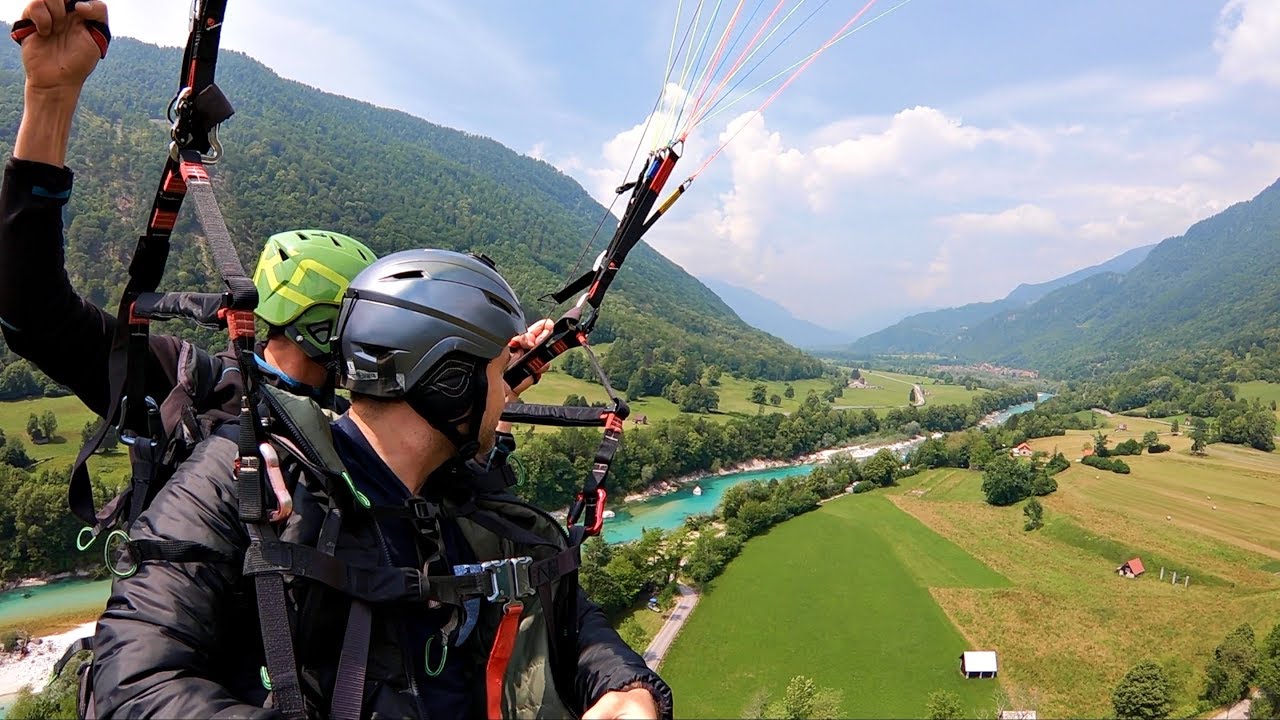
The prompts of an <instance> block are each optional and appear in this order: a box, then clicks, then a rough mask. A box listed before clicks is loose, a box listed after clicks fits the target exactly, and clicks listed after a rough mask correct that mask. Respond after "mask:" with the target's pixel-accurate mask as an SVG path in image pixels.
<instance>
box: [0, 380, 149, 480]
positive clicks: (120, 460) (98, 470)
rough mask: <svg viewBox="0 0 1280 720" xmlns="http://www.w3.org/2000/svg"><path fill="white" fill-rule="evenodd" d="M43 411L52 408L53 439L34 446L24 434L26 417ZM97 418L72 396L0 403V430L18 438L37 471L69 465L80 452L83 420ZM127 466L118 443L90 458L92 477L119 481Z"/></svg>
mask: <svg viewBox="0 0 1280 720" xmlns="http://www.w3.org/2000/svg"><path fill="white" fill-rule="evenodd" d="M46 410H52V411H53V413H54V415H56V416H57V417H58V430H57V432H56V433H55V434H54V439H53V442H50V443H47V444H45V445H36V444H35V443H33V442H31V438H30V436H28V435H27V418H28V417H29V416H30V415H31V414H32V413H35V414H36V415H37V416H39V415H40V414H42V413H44V412H45V411H46ZM97 417H98V416H97V415H95V414H93V413H92V412H90V411H89V409H88V408H86V407H85V406H84V404H83V403H81V402H80V400H79V399H78V398H76V397H74V396H67V397H59V398H40V399H37V400H16V401H13V402H0V430H3V431H4V435H5V437H6V438H21V439H22V443H23V444H24V445H25V446H26V448H27V455H29V456H30V457H31V459H32V460H35V461H37V462H38V463H39V464H38V465H36V467H35V468H34V469H37V470H38V469H40V468H44V467H49V468H64V469H65V468H69V467H71V464H72V463H73V462H75V459H76V455H77V454H79V452H80V432H81V431H82V430H83V429H84V426H85V423H86V422H88V421H90V420H96V419H97ZM128 465H129V458H128V455H127V454H126V453H125V451H124V449H123V448H120V447H119V446H117V449H116V450H115V451H113V452H112V453H110V454H106V455H101V454H100V455H96V456H95V457H94V458H93V459H92V460H91V461H90V467H91V469H92V471H93V473H94V476H95V477H102V478H103V479H114V480H117V481H119V482H124V481H125V479H126V478H125V475H126V472H127V468H128Z"/></svg>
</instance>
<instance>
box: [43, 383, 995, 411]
mask: <svg viewBox="0 0 1280 720" xmlns="http://www.w3.org/2000/svg"><path fill="white" fill-rule="evenodd" d="M876 374H877V375H879V376H880V377H869V378H868V380H869V381H870V382H871V383H872V384H873V385H879V386H880V387H879V388H875V389H868V390H854V389H852V388H847V389H845V391H844V397H841V398H837V399H836V401H835V403H833V406H834V407H837V408H841V407H871V408H875V409H877V410H880V411H883V410H888V409H889V408H894V407H906V405H907V394H908V393H909V392H910V389H911V383H912V382H916V381H923V382H924V383H925V385H924V389H925V397H926V398H927V399H928V400H927V401H928V402H931V403H939V404H942V403H956V402H960V403H963V402H969V401H970V400H971V399H972V398H973V397H974V396H975V395H977V392H971V391H969V390H965V389H964V388H963V387H960V386H954V385H930V384H928V383H930V382H932V379H930V378H913V377H912V376H910V375H899V374H897V373H876ZM757 382H758V381H756V380H744V379H742V378H736V377H731V376H729V375H724V376H722V377H721V378H720V386H719V387H717V388H715V390H716V392H717V393H718V394H719V395H720V407H719V410H718V412H715V413H711V414H709V415H707V417H709V418H711V419H712V420H718V421H723V420H727V419H729V418H730V417H732V416H734V415H755V414H756V413H757V412H759V411H760V410H761V409H762V408H763V411H764V412H786V413H789V412H793V411H795V410H797V409H798V408H799V407H800V403H801V402H803V401H804V398H805V397H806V396H807V395H808V394H809V392H810V391H813V392H816V393H818V394H819V395H822V394H823V393H825V392H826V391H827V389H828V388H829V387H830V384H829V383H828V381H827V380H824V379H820V378H819V379H813V380H795V381H792V382H790V383H787V382H782V381H774V382H766V383H763V384H764V385H765V387H766V388H767V391H766V396H772V395H775V394H776V395H778V396H779V397H780V398H781V400H782V402H781V404H780V405H777V406H774V405H772V404H766V405H763V406H759V405H756V404H755V403H752V402H751V401H750V400H749V399H748V398H749V397H750V395H751V390H752V388H754V387H755V386H756V384H757ZM787 385H791V386H792V388H793V389H794V390H795V397H793V398H787V397H786V387H787ZM979 392H980V391H979ZM623 394H624V393H622V392H619V395H623ZM569 395H581V396H583V397H585V398H586V399H587V401H588V402H597V401H599V402H604V401H606V400H607V399H608V398H607V396H606V395H605V392H604V388H603V387H601V386H600V385H598V384H597V383H595V382H591V381H588V380H582V379H579V378H575V377H572V376H570V375H566V374H565V373H562V372H551V373H547V374H546V375H543V377H542V380H541V381H540V382H539V383H538V384H537V385H535V386H533V387H532V388H530V389H529V390H527V391H526V392H525V393H524V395H523V396H522V399H523V400H524V401H526V402H531V403H548V404H560V403H563V402H564V400H565V398H566V397H568V396H569ZM627 404H628V405H629V406H630V407H631V416H632V417H633V418H635V417H637V416H640V415H644V416H645V417H646V418H648V420H649V422H654V421H656V420H666V419H670V418H673V417H676V416H677V415H680V414H682V413H681V412H680V408H679V407H677V406H676V405H675V404H674V403H672V402H670V401H668V400H666V399H665V398H661V397H646V398H641V399H639V400H634V401H628V403H627ZM24 422H25V420H24Z"/></svg>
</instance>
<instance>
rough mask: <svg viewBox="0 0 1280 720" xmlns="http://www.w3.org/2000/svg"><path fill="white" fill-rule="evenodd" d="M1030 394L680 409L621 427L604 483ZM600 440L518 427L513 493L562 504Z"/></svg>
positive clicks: (966, 419)
mask: <svg viewBox="0 0 1280 720" xmlns="http://www.w3.org/2000/svg"><path fill="white" fill-rule="evenodd" d="M1034 397H1035V391H1034V390H1029V389H1027V388H1025V387H1018V386H1009V387H1005V388H1000V389H996V390H992V391H989V392H986V393H983V394H982V395H979V396H978V397H975V398H973V400H972V401H971V402H970V403H966V404H960V405H932V406H927V407H925V408H914V407H910V408H894V409H892V410H890V411H889V412H888V413H886V414H885V417H884V418H880V417H879V416H877V415H876V413H875V412H874V411H872V410H870V409H863V410H835V409H832V408H831V407H830V406H829V405H827V404H826V403H825V402H824V401H822V400H821V399H820V398H819V397H818V396H817V393H810V394H809V395H807V396H806V397H805V399H804V400H803V401H802V402H801V403H800V407H799V408H798V409H797V410H796V411H795V412H792V413H790V414H787V415H784V414H782V413H762V414H759V415H754V416H745V415H736V416H733V417H730V418H729V419H727V420H724V421H723V422H716V421H715V420H712V419H711V418H709V417H706V416H702V415H682V416H678V417H675V418H671V419H666V420H660V421H657V422H653V423H652V424H650V425H648V426H645V427H632V428H628V429H627V432H626V434H625V436H624V438H623V442H622V446H621V448H620V449H619V450H618V452H617V455H616V457H615V459H614V462H613V466H612V469H611V471H610V476H609V486H610V488H611V490H612V491H614V492H622V493H627V492H634V491H636V490H640V489H643V488H644V487H646V486H648V485H650V484H651V483H654V482H658V481H662V480H668V479H671V478H675V477H680V476H682V475H688V474H691V473H695V472H702V471H707V472H712V473H716V472H719V471H720V470H721V469H722V468H724V467H726V466H730V465H733V464H735V463H740V462H745V461H747V460H755V459H779V460H788V459H791V458H794V457H797V456H799V455H804V454H806V453H811V452H815V451H817V450H820V449H823V448H829V447H834V446H836V445H839V444H841V443H844V442H848V441H850V440H852V439H854V438H859V437H866V436H870V435H873V434H876V433H894V434H897V433H902V434H909V435H914V434H916V433H918V432H921V431H928V432H950V431H954V430H958V429H961V428H963V427H965V425H966V424H973V423H976V422H977V421H978V420H979V419H980V418H982V417H983V416H984V415H986V414H988V413H990V412H992V411H993V410H997V409H1000V408H1004V407H1009V406H1011V405H1016V404H1018V403H1022V402H1027V400H1028V399H1034ZM599 441H600V434H599V432H598V431H593V430H584V429H578V428H565V429H561V430H558V431H555V432H548V431H543V432H536V433H535V432H532V431H531V430H530V431H527V432H525V433H522V434H521V436H520V437H519V438H518V449H517V451H516V453H515V458H516V462H517V463H518V467H522V469H523V472H521V473H520V474H521V475H522V479H521V482H520V483H519V484H518V485H517V486H516V492H518V493H519V494H520V495H522V496H523V497H524V498H525V499H526V500H528V501H530V502H533V503H535V504H539V505H543V506H549V507H562V506H563V505H564V504H565V502H566V499H567V498H569V497H571V496H572V494H573V492H575V490H576V488H577V487H579V486H580V485H581V483H582V480H583V478H584V477H586V475H587V474H588V473H589V472H590V468H591V464H592V462H593V461H594V458H595V452H596V448H597V447H598V445H599Z"/></svg>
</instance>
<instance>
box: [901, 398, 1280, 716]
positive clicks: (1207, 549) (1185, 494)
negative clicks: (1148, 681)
mask: <svg viewBox="0 0 1280 720" xmlns="http://www.w3.org/2000/svg"><path fill="white" fill-rule="evenodd" d="M1112 422H1114V423H1116V424H1117V425H1118V424H1119V423H1125V424H1126V425H1128V430H1126V431H1117V430H1116V429H1115V428H1110V429H1108V430H1105V431H1104V432H1106V433H1107V435H1108V438H1109V441H1110V443H1111V444H1112V445H1114V443H1116V442H1118V441H1121V440H1124V439H1127V438H1129V437H1137V438H1141V435H1142V433H1144V432H1146V431H1147V430H1151V429H1154V430H1157V432H1161V441H1162V442H1166V443H1168V444H1170V445H1172V446H1173V450H1172V451H1171V452H1169V453H1164V454H1159V455H1154V456H1152V455H1142V456H1135V457H1126V458H1124V460H1125V462H1126V463H1128V464H1129V466H1130V467H1131V468H1132V473H1131V474H1129V475H1118V474H1115V473H1111V472H1106V471H1099V470H1097V469H1095V468H1091V467H1087V466H1083V465H1079V464H1076V463H1075V461H1076V460H1077V459H1078V458H1079V450H1080V448H1081V447H1083V445H1084V444H1085V443H1086V442H1088V441H1089V436H1090V433H1086V432H1082V431H1071V432H1069V434H1068V435H1067V436H1066V437H1061V436H1060V437H1056V438H1041V439H1038V440H1033V441H1031V445H1032V447H1033V448H1034V449H1036V450H1044V451H1046V452H1051V451H1052V450H1053V448H1054V447H1059V448H1061V449H1062V450H1063V452H1064V454H1066V455H1067V457H1068V458H1069V459H1070V460H1072V462H1073V465H1072V467H1071V468H1069V469H1067V470H1066V471H1064V472H1063V473H1061V474H1060V475H1058V476H1057V480H1058V485H1059V490H1058V492H1056V493H1054V494H1052V495H1049V496H1048V497H1046V498H1042V499H1041V500H1042V502H1043V503H1044V506H1045V520H1046V525H1045V527H1044V528H1042V529H1041V530H1039V531H1036V532H1031V533H1028V532H1025V531H1024V530H1023V528H1022V524H1023V520H1024V517H1023V514H1022V512H1021V511H1020V506H1013V507H1007V508H996V507H991V506H989V505H986V504H985V503H984V502H983V500H982V494H981V484H982V475H981V473H978V472H972V471H968V470H956V469H940V470H931V471H928V472H925V473H921V474H920V475H917V476H915V477H912V478H909V479H907V480H906V481H904V483H903V486H902V487H900V488H896V489H894V490H891V491H889V492H890V493H891V497H892V501H893V502H894V503H895V504H896V505H897V506H898V507H899V508H901V509H903V510H905V511H906V512H908V513H910V514H911V515H913V516H915V517H916V518H918V519H920V520H921V521H922V522H924V523H926V524H927V525H928V526H929V527H930V528H933V529H934V530H936V531H937V532H938V533H940V534H941V535H943V536H944V537H946V538H947V539H949V540H951V541H953V542H955V543H956V544H957V545H958V546H960V547H962V548H964V550H966V551H967V552H969V553H970V554H972V555H973V556H974V557H976V558H977V559H978V560H979V561H981V562H984V563H986V564H987V565H988V566H990V567H991V568H992V569H993V570H995V571H997V572H999V573H1001V574H1002V575H1004V576H1005V577H1007V578H1008V579H1009V580H1010V581H1011V582H1012V583H1013V585H1014V587H1012V588H1009V589H1006V590H1002V591H1000V592H998V593H991V592H980V591H974V590H967V589H962V588H941V589H937V590H935V591H934V595H935V597H936V598H937V599H938V601H939V603H940V604H941V606H942V608H943V609H944V610H945V611H946V613H947V615H948V616H949V617H950V618H951V620H952V621H953V622H954V623H955V624H956V626H957V627H958V628H959V629H960V631H961V632H962V633H963V634H964V635H965V637H967V638H969V639H970V641H971V643H972V644H973V645H974V646H975V647H984V648H985V647H991V648H993V649H996V650H997V651H998V652H999V653H1000V658H1001V662H1000V675H1001V680H1002V684H1003V685H1004V688H1005V691H1006V692H1007V693H1008V694H1009V696H1010V697H1011V698H1013V699H1014V700H1015V702H1014V704H1015V705H1026V706H1033V707H1036V708H1038V709H1039V710H1040V711H1041V713H1042V714H1044V715H1046V716H1050V717H1059V716H1102V715H1107V714H1109V713H1111V712H1112V710H1111V705H1110V693H1111V691H1112V689H1113V688H1114V687H1115V684H1116V682H1118V680H1119V679H1120V677H1121V676H1122V675H1123V674H1124V672H1125V671H1126V670H1127V669H1128V668H1129V667H1130V666H1132V665H1133V664H1135V663H1137V662H1138V661H1140V660H1142V659H1146V658H1150V659H1153V660H1156V661H1157V662H1160V663H1162V664H1164V665H1165V666H1166V667H1167V668H1169V669H1170V670H1171V671H1172V673H1173V675H1174V679H1175V681H1176V684H1177V686H1178V687H1177V693H1176V698H1177V703H1178V706H1179V707H1178V709H1177V710H1176V711H1175V713H1178V714H1175V716H1184V715H1182V714H1181V713H1186V714H1195V713H1196V712H1197V708H1196V701H1197V695H1198V693H1199V691H1200V690H1201V688H1202V687H1203V668H1204V665H1205V663H1206V662H1207V661H1208V659H1209V657H1210V656H1211V654H1212V651H1213V648H1214V646H1215V645H1216V644H1217V643H1218V642H1219V641H1220V640H1221V639H1222V637H1223V635H1225V634H1226V633H1227V632H1228V631H1229V630H1231V629H1232V628H1233V627H1235V626H1236V625H1238V624H1239V623H1241V622H1250V623H1252V624H1253V626H1254V629H1255V632H1257V633H1258V634H1259V635H1263V634H1265V633H1267V632H1269V631H1270V629H1271V627H1272V626H1273V625H1274V624H1275V623H1276V622H1277V621H1280V576H1277V575H1276V573H1277V571H1280V456H1277V455H1273V454H1268V453H1262V452H1258V451H1255V450H1250V449H1247V448H1242V447H1237V446H1227V445H1221V444H1216V445H1211V446H1210V447H1209V450H1208V452H1209V455H1208V457H1204V458H1196V457H1193V456H1191V455H1190V453H1189V446H1190V441H1189V440H1188V439H1186V438H1185V437H1183V436H1178V437H1173V436H1170V435H1169V433H1168V429H1169V428H1168V426H1165V425H1160V424H1159V423H1156V422H1153V421H1148V420H1135V419H1133V418H1114V419H1112ZM1135 556H1137V557H1140V558H1142V560H1143V562H1144V564H1145V565H1146V567H1147V570H1148V571H1147V573H1146V574H1145V575H1143V576H1142V577H1139V578H1138V579H1136V580H1128V579H1124V578H1121V577H1118V576H1117V575H1115V573H1114V569H1115V568H1116V567H1117V566H1118V565H1119V564H1120V563H1122V562H1124V561H1126V560H1128V559H1130V558H1132V557H1135ZM1162 567H1164V568H1165V569H1166V570H1167V571H1168V572H1169V573H1172V571H1174V570H1177V571H1178V572H1179V584H1178V585H1177V586H1176V587H1175V586H1173V585H1171V584H1170V583H1169V582H1168V579H1169V578H1168V577H1167V578H1166V581H1165V582H1161V581H1160V569H1161V568H1162ZM1188 574H1190V576H1191V580H1190V584H1189V586H1186V587H1184V586H1183V584H1182V580H1183V579H1184V578H1185V576H1186V575H1188Z"/></svg>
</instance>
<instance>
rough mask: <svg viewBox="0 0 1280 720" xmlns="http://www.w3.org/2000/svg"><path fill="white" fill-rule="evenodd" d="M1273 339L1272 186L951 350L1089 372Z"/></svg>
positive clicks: (1277, 287) (1278, 323)
mask: <svg viewBox="0 0 1280 720" xmlns="http://www.w3.org/2000/svg"><path fill="white" fill-rule="evenodd" d="M1277 335H1280V181H1277V182H1275V183H1273V184H1272V185H1270V186H1269V187H1267V188H1266V189H1264V190H1263V191H1262V192H1260V193H1258V195H1256V196H1255V197H1254V198H1253V199H1251V200H1248V201H1246V202H1240V203H1236V204H1235V205H1232V206H1231V207H1229V208H1227V209H1226V210H1224V211H1222V212H1221V213H1218V214H1217V215H1214V216H1213V217H1210V218H1207V219H1205V220H1202V221H1200V222H1197V223H1195V224H1194V225H1192V226H1191V227H1190V228H1189V229H1188V230H1187V231H1186V233H1184V234H1183V235H1179V236H1177V237H1171V238H1168V239H1166V240H1164V241H1163V242H1161V243H1160V244H1158V245H1157V246H1156V247H1155V248H1153V249H1152V250H1151V251H1150V253H1149V254H1148V255H1147V256H1146V258H1144V259H1143V260H1142V261H1141V262H1140V263H1138V264H1137V265H1136V266H1134V267H1133V269H1132V270H1130V271H1129V272H1127V273H1124V274H1123V275H1121V274H1119V273H1114V272H1105V273H1100V274H1097V275H1093V276H1091V277H1088V278H1086V279H1085V280H1083V281H1081V282H1078V283H1075V284H1073V285H1069V286H1066V287H1063V288H1060V289H1058V290H1055V291H1053V292H1051V293H1049V294H1048V295H1046V296H1045V297H1043V298H1041V299H1040V300H1039V301H1037V302H1035V303H1033V304H1031V305H1029V306H1027V307H1025V308H1022V309H1020V310H1018V311H1016V312H1006V313H1001V314H999V315H997V316H995V317H993V318H991V319H989V320H987V321H985V322H983V323H982V324H980V325H978V326H976V327H974V328H972V329H971V330H970V331H968V332H966V333H965V334H964V335H963V336H962V337H960V338H958V339H957V341H956V342H955V343H954V344H952V345H951V346H950V348H949V349H950V350H951V351H953V352H954V353H955V354H957V355H960V356H962V357H966V358H981V359H984V360H990V361H992V362H997V363H1002V364H1009V365H1017V366H1021V367H1032V368H1036V369H1040V370H1050V371H1055V372H1056V373H1057V374H1062V375H1075V374H1082V373H1087V372H1089V368H1090V367H1094V366H1096V365H1097V364H1099V363H1106V362H1111V363H1114V362H1120V363H1122V364H1123V363H1124V362H1131V361H1134V360H1137V359H1141V358H1146V357H1158V356H1159V355H1161V354H1163V353H1169V352H1174V351H1180V350H1187V349H1192V348H1198V347H1209V348H1216V349H1223V350H1231V349H1233V348H1236V349H1239V348H1244V347H1247V345H1248V344H1249V343H1252V342H1256V341H1259V340H1262V339H1265V338H1274V337H1276V336H1277Z"/></svg>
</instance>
